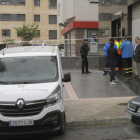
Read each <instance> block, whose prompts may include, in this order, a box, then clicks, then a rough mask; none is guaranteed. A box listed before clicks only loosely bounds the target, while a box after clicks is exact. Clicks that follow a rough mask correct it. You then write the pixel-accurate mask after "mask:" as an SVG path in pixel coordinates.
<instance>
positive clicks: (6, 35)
mask: <svg viewBox="0 0 140 140" xmlns="http://www.w3.org/2000/svg"><path fill="white" fill-rule="evenodd" d="M2 36H3V37H10V30H2Z"/></svg>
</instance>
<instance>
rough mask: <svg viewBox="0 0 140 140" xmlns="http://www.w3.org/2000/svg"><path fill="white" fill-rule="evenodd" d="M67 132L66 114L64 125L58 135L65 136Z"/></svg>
mask: <svg viewBox="0 0 140 140" xmlns="http://www.w3.org/2000/svg"><path fill="white" fill-rule="evenodd" d="M65 131H66V116H65V113H64V124H63V126H62V128H61V129H60V130H59V132H58V135H64V134H65Z"/></svg>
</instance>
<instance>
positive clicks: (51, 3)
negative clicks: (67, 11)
mask: <svg viewBox="0 0 140 140" xmlns="http://www.w3.org/2000/svg"><path fill="white" fill-rule="evenodd" d="M49 8H50V9H56V8H57V0H49Z"/></svg>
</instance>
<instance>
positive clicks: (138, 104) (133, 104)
mask: <svg viewBox="0 0 140 140" xmlns="http://www.w3.org/2000/svg"><path fill="white" fill-rule="evenodd" d="M125 115H126V117H127V118H129V119H130V120H131V121H132V122H133V123H134V124H136V125H139V126H140V96H139V97H136V98H133V99H131V100H130V101H129V103H128V107H127V108H126V110H125Z"/></svg>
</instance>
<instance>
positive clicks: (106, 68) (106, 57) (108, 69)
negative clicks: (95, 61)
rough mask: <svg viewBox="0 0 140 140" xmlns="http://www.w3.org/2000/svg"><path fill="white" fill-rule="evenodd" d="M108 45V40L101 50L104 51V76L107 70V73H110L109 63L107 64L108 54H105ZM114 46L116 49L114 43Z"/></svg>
mask: <svg viewBox="0 0 140 140" xmlns="http://www.w3.org/2000/svg"><path fill="white" fill-rule="evenodd" d="M109 47H110V41H109V43H107V44H106V45H105V46H104V49H103V51H105V58H104V61H105V68H104V74H103V76H106V75H107V74H108V71H109V74H110V68H109V65H108V54H107V49H108V48H109ZM114 48H115V49H116V50H117V46H116V44H115V45H114Z"/></svg>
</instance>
